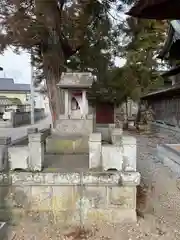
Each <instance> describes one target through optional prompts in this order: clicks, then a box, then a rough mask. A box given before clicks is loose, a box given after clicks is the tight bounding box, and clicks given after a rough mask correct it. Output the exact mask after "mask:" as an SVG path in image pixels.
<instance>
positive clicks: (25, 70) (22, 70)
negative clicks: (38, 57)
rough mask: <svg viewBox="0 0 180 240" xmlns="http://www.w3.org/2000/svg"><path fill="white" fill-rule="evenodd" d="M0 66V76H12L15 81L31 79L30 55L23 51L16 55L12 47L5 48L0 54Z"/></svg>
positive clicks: (28, 81)
mask: <svg viewBox="0 0 180 240" xmlns="http://www.w3.org/2000/svg"><path fill="white" fill-rule="evenodd" d="M0 67H2V68H3V69H4V71H1V72H0V77H6V78H13V79H14V81H15V82H16V83H30V81H31V68H30V57H29V55H28V54H27V53H25V52H24V53H21V54H20V55H17V54H15V53H13V51H12V49H10V48H9V49H7V50H6V51H5V52H4V54H3V55H0Z"/></svg>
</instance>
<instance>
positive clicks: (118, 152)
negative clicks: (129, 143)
mask: <svg viewBox="0 0 180 240" xmlns="http://www.w3.org/2000/svg"><path fill="white" fill-rule="evenodd" d="M122 151H123V149H122V147H121V146H115V145H111V144H106V145H102V165H103V169H104V170H108V169H117V170H118V171H121V170H122V164H123V154H122V153H123V152H122Z"/></svg>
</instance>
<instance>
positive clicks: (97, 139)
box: [89, 133, 102, 169]
mask: <svg viewBox="0 0 180 240" xmlns="http://www.w3.org/2000/svg"><path fill="white" fill-rule="evenodd" d="M101 166H102V163H101V133H91V134H90V137H89V168H90V169H91V168H98V167H101Z"/></svg>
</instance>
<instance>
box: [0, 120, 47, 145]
mask: <svg viewBox="0 0 180 240" xmlns="http://www.w3.org/2000/svg"><path fill="white" fill-rule="evenodd" d="M50 124H51V117H50V116H48V117H46V118H45V119H43V120H40V121H38V122H36V123H35V124H33V125H23V126H20V127H17V128H0V137H11V141H12V143H15V142H16V141H19V140H21V139H23V138H26V136H27V129H28V128H30V127H36V128H38V129H39V130H42V129H44V128H46V127H49V125H50Z"/></svg>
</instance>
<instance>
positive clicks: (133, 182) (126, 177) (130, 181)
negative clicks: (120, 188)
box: [121, 172, 141, 186]
mask: <svg viewBox="0 0 180 240" xmlns="http://www.w3.org/2000/svg"><path fill="white" fill-rule="evenodd" d="M140 179H141V175H140V173H139V172H123V173H121V184H122V185H124V186H138V185H139V184H140Z"/></svg>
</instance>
